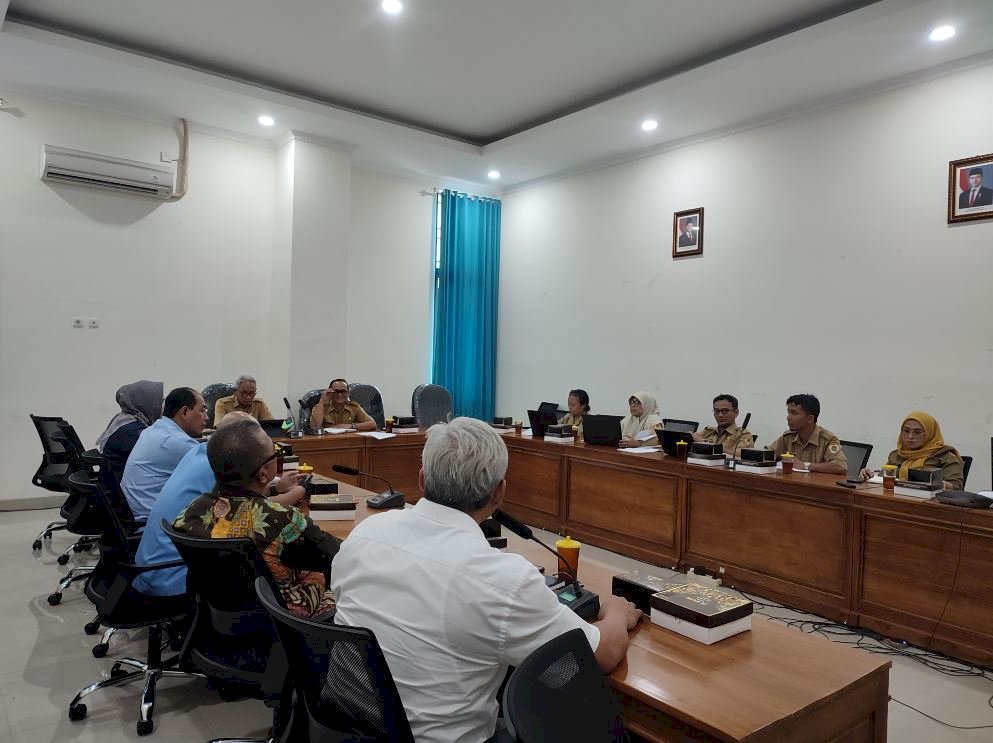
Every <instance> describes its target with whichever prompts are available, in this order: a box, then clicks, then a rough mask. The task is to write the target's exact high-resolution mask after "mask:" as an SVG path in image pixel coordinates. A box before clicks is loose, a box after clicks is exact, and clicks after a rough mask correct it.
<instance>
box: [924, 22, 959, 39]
mask: <svg viewBox="0 0 993 743" xmlns="http://www.w3.org/2000/svg"><path fill="white" fill-rule="evenodd" d="M954 35H955V28H954V26H938V27H937V28H936V29H935V30H934V31H932V32H931V35H930V36H929V37H928V38H929V39H931V41H948V40H949V39H950V38H952V37H953V36H954Z"/></svg>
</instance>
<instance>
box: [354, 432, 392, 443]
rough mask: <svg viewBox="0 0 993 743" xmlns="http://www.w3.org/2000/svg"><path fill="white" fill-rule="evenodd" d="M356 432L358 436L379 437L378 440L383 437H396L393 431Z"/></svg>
mask: <svg viewBox="0 0 993 743" xmlns="http://www.w3.org/2000/svg"><path fill="white" fill-rule="evenodd" d="M358 434H359V436H369V437H370V438H373V439H379V440H380V441H382V440H383V439H392V438H396V434H395V433H386V431H359V432H358Z"/></svg>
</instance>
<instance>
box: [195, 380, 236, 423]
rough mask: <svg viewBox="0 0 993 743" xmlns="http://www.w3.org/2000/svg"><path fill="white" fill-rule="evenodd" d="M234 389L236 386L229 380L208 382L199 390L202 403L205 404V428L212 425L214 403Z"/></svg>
mask: <svg viewBox="0 0 993 743" xmlns="http://www.w3.org/2000/svg"><path fill="white" fill-rule="evenodd" d="M235 389H237V388H236V387H235V386H234V385H233V384H231V383H230V382H215V383H214V384H208V385H207V386H206V387H204V388H203V390H202V391H201V392H200V395H201V396H202V397H203V401H204V404H205V405H206V406H207V428H213V427H214V405H216V404H217V401H218V400H220V399H221V398H222V397H227V396H228V395H233V394H234V391H235Z"/></svg>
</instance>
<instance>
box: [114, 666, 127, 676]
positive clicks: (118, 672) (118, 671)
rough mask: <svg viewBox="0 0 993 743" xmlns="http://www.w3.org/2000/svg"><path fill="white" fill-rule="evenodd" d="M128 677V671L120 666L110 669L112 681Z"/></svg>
mask: <svg viewBox="0 0 993 743" xmlns="http://www.w3.org/2000/svg"><path fill="white" fill-rule="evenodd" d="M127 675H128V671H125V670H124V669H123V668H121V667H120V666H115V667H114V668H111V669H110V677H111V678H112V679H119V678H120V677H121V676H127Z"/></svg>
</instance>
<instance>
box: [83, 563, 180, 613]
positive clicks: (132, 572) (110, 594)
mask: <svg viewBox="0 0 993 743" xmlns="http://www.w3.org/2000/svg"><path fill="white" fill-rule="evenodd" d="M185 566H186V563H185V562H183V561H182V560H170V561H169V562H157V563H153V564H151V565H135V564H133V563H129V562H122V563H118V565H117V574H116V575H115V576H114V580H113V581H112V582H111V584H110V587H109V588H108V589H107V594H106V596H105V597H104V599H103V601H101V602H100V605H99V606H98V607H97V610H98V611H99V612H100V613H102V614H103V613H109V610H110V607H113V606H116V605H117V603H118V602H119V601H120V600H121V598H122V597H123V596H124V594H125V593H127V592H128V590H130V588H131V584H132V583H134V579H135V578H137V577H138V576H139V575H141V574H143V573H150V572H152V571H153V570H165V569H167V568H181V567H185Z"/></svg>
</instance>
